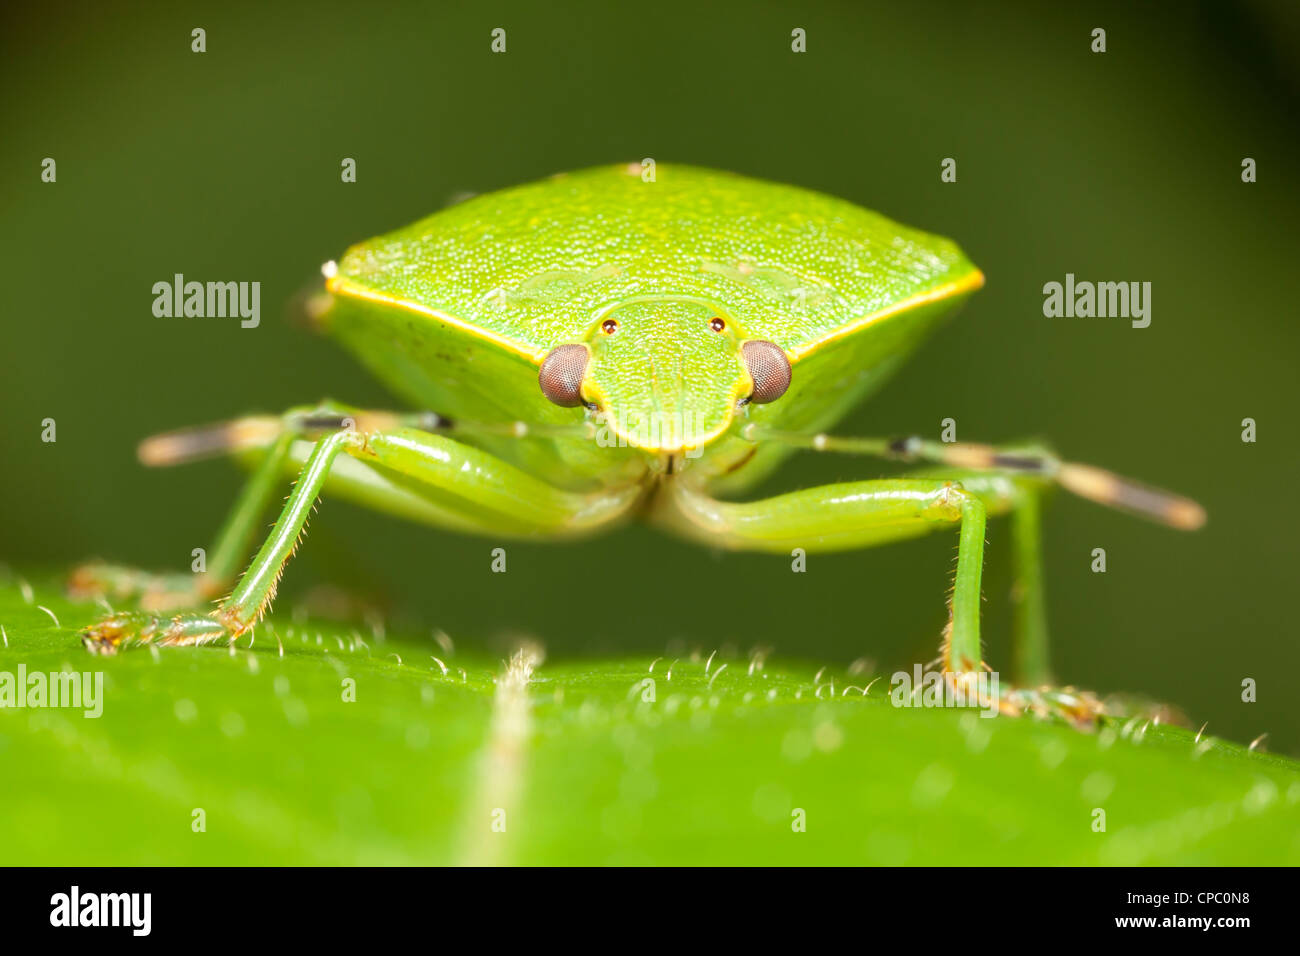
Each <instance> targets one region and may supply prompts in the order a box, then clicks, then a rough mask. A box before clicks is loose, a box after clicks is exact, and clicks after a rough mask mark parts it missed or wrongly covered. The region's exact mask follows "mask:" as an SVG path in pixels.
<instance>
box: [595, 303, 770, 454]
mask: <svg viewBox="0 0 1300 956" xmlns="http://www.w3.org/2000/svg"><path fill="white" fill-rule="evenodd" d="M742 343H743V338H742V332H741V330H740V328H739V326H738V324H737V322H736V321H735V320H734V319H733V318H732V317H731V316H729V315H725V314H723V313H722V312H721V311H720V310H719V309H718V307H717V306H715V305H712V304H710V303H707V302H701V301H697V300H694V299H690V298H686V297H682V298H675V297H671V296H663V297H660V296H656V297H652V298H646V299H644V300H640V301H631V302H626V303H622V304H620V305H618V306H617V307H615V308H612V309H609V310H608V311H606V312H604V313H603V314H601V315H599V316H598V317H597V319H596V321H595V323H594V324H593V327H592V329H591V331H590V333H589V334H588V335H587V337H586V340H585V344H586V345H587V347H588V349H589V350H590V359H589V361H588V363H587V368H586V374H585V377H584V381H583V393H584V400H585V401H586V402H587V403H588V404H589V406H590V407H593V408H594V409H595V410H596V411H597V412H598V413H599V415H600V417H601V420H602V421H603V422H604V423H605V424H606V425H608V427H609V428H610V429H611V430H612V431H613V432H614V433H615V434H616V435H617V436H618V437H619V438H620V439H621V440H622V441H625V442H626V443H628V444H629V445H632V446H634V447H637V448H641V449H643V450H644V451H647V452H676V451H681V450H683V449H689V448H698V447H700V446H702V445H705V444H708V443H709V442H711V441H713V440H714V439H716V438H717V437H718V436H719V435H721V434H723V433H724V432H725V431H726V430H727V428H728V427H729V426H730V425H731V422H732V419H733V418H734V416H735V414H736V410H737V408H738V407H739V406H740V404H741V403H742V402H743V401H745V400H746V399H747V398H748V397H749V395H750V393H751V392H752V390H753V380H752V378H751V376H750V374H749V371H748V369H747V367H746V363H745V360H744V356H743V351H742Z"/></svg>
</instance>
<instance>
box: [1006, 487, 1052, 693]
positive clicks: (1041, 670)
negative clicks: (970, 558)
mask: <svg viewBox="0 0 1300 956" xmlns="http://www.w3.org/2000/svg"><path fill="white" fill-rule="evenodd" d="M1041 509H1042V491H1041V489H1039V488H1022V489H1021V494H1020V496H1019V500H1018V501H1017V502H1016V503H1015V505H1013V506H1012V510H1011V535H1012V548H1013V551H1014V559H1015V568H1014V583H1013V584H1012V587H1011V601H1012V605H1013V607H1014V611H1015V618H1014V624H1013V630H1012V632H1011V633H1012V671H1011V673H1012V676H1013V678H1014V680H1015V682H1016V683H1017V684H1023V685H1028V686H1031V687H1039V686H1043V685H1045V684H1048V683H1049V682H1050V681H1051V668H1050V664H1049V657H1048V649H1047V643H1048V642H1047V634H1048V632H1047V598H1046V593H1045V590H1044V586H1043V554H1042V528H1041Z"/></svg>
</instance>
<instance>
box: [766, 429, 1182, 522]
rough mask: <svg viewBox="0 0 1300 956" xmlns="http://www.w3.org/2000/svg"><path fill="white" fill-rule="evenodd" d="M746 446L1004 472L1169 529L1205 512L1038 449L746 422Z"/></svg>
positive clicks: (1167, 494) (1155, 490)
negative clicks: (790, 428)
mask: <svg viewBox="0 0 1300 956" xmlns="http://www.w3.org/2000/svg"><path fill="white" fill-rule="evenodd" d="M741 435H742V436H743V437H744V438H746V439H749V440H751V441H775V442H780V443H782V444H786V445H790V446H792V447H795V448H804V449H808V450H811V451H823V452H838V453H841V454H849V455H869V456H873V457H876V458H885V459H891V460H894V461H904V462H932V463H935V464H942V465H947V466H950V467H951V468H956V469H969V470H972V471H990V472H1003V473H1006V474H1015V475H1021V476H1024V477H1026V478H1041V479H1044V480H1046V481H1050V482H1053V483H1055V484H1057V485H1059V486H1061V487H1062V488H1065V489H1066V490H1067V491H1070V492H1073V493H1074V494H1076V495H1079V496H1080V497H1082V498H1087V499H1089V500H1090V501H1095V502H1097V503H1098V504H1103V505H1106V506H1107V507H1111V508H1117V509H1119V510H1121V511H1127V512H1129V513H1130V514H1135V515H1139V516H1141V517H1143V518H1148V519H1150V520H1152V521H1157V522H1159V523H1160V524H1164V525H1167V526H1168V527H1171V528H1178V529H1179V530H1182V531H1194V530H1196V529H1197V528H1199V527H1201V525H1203V524H1205V510H1204V509H1203V508H1202V507H1201V506H1200V505H1198V504H1197V503H1196V502H1195V501H1192V500H1191V499H1189V498H1184V497H1183V496H1181V495H1176V494H1174V493H1173V492H1169V491H1164V490H1162V489H1160V488H1152V487H1150V486H1149V485H1143V484H1140V483H1138V482H1136V481H1133V480H1132V479H1129V478H1124V477H1122V476H1120V475H1117V474H1115V473H1114V472H1110V471H1105V470H1104V469H1101V468H1095V467H1093V466H1092V465H1081V464H1076V463H1074V462H1068V461H1061V460H1060V459H1059V458H1057V457H1056V455H1054V454H1052V452H1050V451H1048V450H1047V449H1045V448H1042V447H1041V446H1037V445H1026V446H995V445H981V444H975V443H967V442H951V443H949V442H936V441H929V440H927V439H924V438H919V437H916V436H913V437H910V438H854V437H845V436H837V435H826V434H812V435H809V434H804V433H800V432H786V431H780V430H776V429H770V428H765V427H762V426H760V425H757V424H754V423H751V424H749V425H745V426H744V427H743V428H742V429H741Z"/></svg>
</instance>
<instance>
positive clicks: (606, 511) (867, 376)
mask: <svg viewBox="0 0 1300 956" xmlns="http://www.w3.org/2000/svg"><path fill="white" fill-rule="evenodd" d="M325 272H326V289H327V293H328V302H327V304H326V305H325V306H324V307H323V308H322V310H321V313H320V316H319V322H320V324H321V326H322V327H323V328H324V329H325V330H327V331H328V333H329V334H330V335H332V336H334V337H335V338H337V339H338V340H339V341H341V342H342V343H343V344H344V345H345V346H346V347H347V348H349V349H350V350H352V351H353V352H354V353H355V354H356V355H357V356H358V357H359V358H360V359H361V361H362V362H364V363H365V364H366V365H367V366H369V367H370V369H371V370H372V371H374V372H375V373H376V374H377V375H379V376H380V377H381V378H382V379H383V380H385V381H386V382H387V383H388V384H390V385H391V386H392V387H393V388H394V389H395V390H396V391H397V392H398V393H399V394H400V395H401V396H402V397H403V398H405V399H406V400H408V401H409V402H411V403H412V404H413V406H414V407H417V408H423V409H428V410H429V411H426V412H417V413H401V412H377V411H368V410H362V409H356V408H351V407H348V406H344V405H340V404H337V403H334V402H324V403H321V404H319V405H315V406H310V407H304V408H299V409H293V410H291V411H289V412H287V413H285V414H283V415H279V416H267V417H253V418H245V419H240V420H237V421H234V422H231V423H228V424H224V425H217V426H212V427H208V428H200V429H194V430H188V431H182V432H176V433H172V434H168V435H161V436H157V437H155V438H152V439H149V440H147V441H146V442H145V443H144V444H143V445H142V446H141V457H142V458H143V459H144V460H145V461H146V462H147V463H151V464H170V463H173V462H178V461H183V460H188V459H191V458H195V457H199V456H201V455H204V454H208V453H212V452H240V453H246V454H248V455H249V456H250V457H253V458H256V459H259V461H258V464H257V465H256V467H255V470H254V473H253V477H252V478H251V480H250V481H249V483H248V486H247V488H246V490H245V491H244V493H243V494H242V495H241V497H240V498H239V500H238V502H237V503H236V505H235V508H234V510H233V512H232V514H231V516H230V518H229V519H228V521H227V524H226V526H225V528H224V529H223V531H222V533H221V535H220V537H219V543H218V545H217V547H216V548H215V549H214V552H213V554H212V556H211V559H210V561H209V566H208V569H207V571H206V572H205V573H204V574H203V575H201V576H198V577H197V578H186V579H182V578H180V577H179V576H178V577H175V578H172V577H161V576H156V575H146V574H141V573H139V572H133V571H129V570H125V569H119V568H114V567H107V566H102V565H96V566H89V567H87V568H84V569H82V570H81V571H80V572H79V573H78V574H77V575H76V577H75V578H74V590H76V591H78V592H79V593H90V592H96V591H100V592H102V591H105V590H107V591H109V592H111V593H113V594H117V595H119V596H121V595H134V596H137V597H139V598H140V599H141V605H142V610H140V611H134V612H125V613H121V614H116V615H112V616H110V617H108V618H106V619H105V620H103V621H101V622H99V623H97V624H95V625H93V626H91V627H89V628H87V629H86V630H85V631H84V632H83V639H84V642H85V644H86V646H87V647H88V648H89V649H90V650H92V651H98V652H105V653H108V652H113V651H115V650H117V649H118V648H121V647H125V646H129V645H132V644H146V643H153V644H161V645H182V644H203V643H210V642H214V641H219V640H226V641H233V640H234V639H236V638H238V637H239V636H240V635H241V634H243V633H245V632H246V631H248V630H249V628H251V627H252V626H253V625H254V624H255V623H256V622H257V621H258V619H259V618H260V617H261V616H262V614H263V613H264V612H265V609H266V607H267V605H268V603H269V602H270V600H271V599H272V597H273V596H274V593H275V589H276V584H277V582H278V580H279V577H280V574H281V572H282V570H283V568H284V565H285V563H286V562H287V560H288V558H289V557H290V554H291V552H292V550H293V548H294V547H295V544H296V542H297V541H298V539H299V536H300V534H301V532H302V529H303V527H304V524H305V521H306V518H307V515H308V514H309V512H310V510H311V508H312V506H313V504H314V502H315V500H316V498H317V496H318V495H320V494H322V493H326V494H332V495H340V496H343V497H347V498H351V499H353V500H356V501H359V502H361V503H363V504H365V505H368V506H371V507H374V508H377V509H381V510H384V511H388V512H391V513H393V514H396V515H399V516H402V517H406V518H410V519H412V520H416V521H423V522H427V523H429V524H432V525H435V526H437V527H441V528H448V529H452V530H455V531H461V532H467V533H480V534H491V535H493V536H496V537H501V536H511V535H513V536H519V537H528V538H566V537H574V536H579V535H584V534H590V533H592V532H595V531H597V530H604V529H606V528H609V527H611V526H613V525H614V524H615V523H617V522H618V521H620V520H623V519H627V518H630V517H633V516H638V517H641V518H643V519H644V520H646V521H649V522H652V523H654V524H657V525H659V526H661V527H663V528H665V529H668V530H670V531H672V532H674V533H678V534H682V535H685V536H687V537H689V538H692V539H695V540H698V541H701V542H706V543H709V544H711V545H713V546H719V547H725V548H732V549H740V550H758V551H769V552H784V553H789V552H790V551H791V550H792V549H794V548H804V549H807V550H809V551H816V550H830V549H848V548H862V547H867V546H870V545H875V544H881V543H885V542H888V541H894V540H899V539H902V538H907V537H912V536H915V535H919V534H924V533H926V532H928V531H931V530H933V529H937V528H943V527H952V526H954V525H955V526H957V529H958V531H959V556H958V565H957V571H956V582H955V587H954V591H953V595H952V602H951V605H952V606H951V619H950V622H949V626H948V629H947V632H946V634H945V637H944V640H943V653H942V658H941V660H942V671H943V673H944V674H945V675H946V676H947V679H948V680H949V681H950V682H953V683H955V684H958V685H961V684H963V683H965V684H969V683H970V682H971V681H972V679H973V678H974V677H975V676H977V675H978V674H979V673H980V672H981V670H982V669H983V668H984V664H983V662H982V660H981V653H980V638H979V614H980V609H979V604H980V577H981V571H982V562H983V549H984V527H985V520H986V516H987V515H989V514H1010V515H1012V517H1013V521H1015V522H1016V524H1017V530H1018V533H1017V534H1016V536H1015V537H1016V548H1017V562H1018V575H1019V579H1020V584H1021V587H1020V592H1021V598H1020V607H1019V613H1018V616H1017V634H1016V637H1015V639H1016V659H1017V668H1018V673H1017V682H1019V683H1022V684H1027V685H1039V684H1042V683H1043V682H1044V681H1045V680H1046V679H1047V673H1048V671H1047V644H1046V641H1047V638H1046V626H1045V614H1044V609H1043V606H1042V595H1041V587H1040V584H1039V582H1040V572H1039V569H1038V564H1039V554H1038V548H1039V545H1038V540H1037V535H1038V508H1039V498H1040V495H1041V492H1042V491H1043V490H1044V488H1046V487H1047V486H1048V485H1049V484H1051V483H1056V484H1060V485H1062V486H1064V487H1066V488H1068V489H1070V490H1072V491H1074V492H1076V493H1079V494H1082V495H1084V496H1086V497H1090V498H1093V499H1094V500H1098V501H1101V502H1103V503H1107V504H1111V505H1116V506H1119V507H1121V508H1127V509H1129V510H1132V511H1135V512H1139V513H1142V514H1145V515H1148V516H1150V517H1153V518H1155V519H1157V520H1160V521H1163V522H1164V523H1166V524H1168V525H1171V526H1174V527H1180V528H1194V527H1197V526H1199V525H1200V524H1201V523H1202V521H1203V518H1204V516H1203V513H1202V512H1201V509H1200V508H1199V507H1198V506H1197V505H1196V504H1195V503H1193V502H1191V501H1188V500H1186V499H1183V498H1179V497H1176V496H1174V495H1171V494H1168V493H1166V492H1162V491H1157V490H1155V489H1150V488H1146V487H1143V486H1140V485H1137V484H1134V483H1132V482H1129V481H1126V480H1124V479H1120V478H1118V477H1117V476H1115V475H1112V474H1110V473H1109V472H1104V471H1101V470H1099V469H1095V468H1090V467H1087V466H1081V465H1074V464H1069V463H1065V462H1061V461H1059V460H1058V459H1057V458H1056V457H1055V456H1054V455H1052V454H1051V453H1050V452H1048V451H1047V450H1045V449H1041V448H1005V449H1004V448H993V447H989V446H983V445H966V444H945V443H943V442H931V441H926V440H922V439H919V438H904V439H868V438H839V437H831V436H829V435H827V434H826V429H828V428H830V427H831V426H832V425H833V424H834V423H835V422H836V421H837V420H839V419H840V418H841V417H842V416H843V415H844V414H845V413H846V412H847V411H848V410H849V409H850V408H852V407H853V406H854V405H855V404H857V403H859V402H861V401H862V400H863V399H865V398H866V397H867V396H868V395H870V394H871V393H872V392H873V391H874V390H875V389H876V388H877V387H878V386H879V385H880V384H881V383H882V382H883V380H884V379H885V378H886V376H888V375H889V374H890V373H891V372H892V371H893V370H894V369H895V368H897V366H898V365H899V363H900V362H902V361H903V360H904V359H905V358H906V357H907V355H908V354H909V353H910V352H911V351H913V350H914V349H915V347H916V346H917V345H918V344H919V343H920V342H921V341H922V339H923V338H924V337H925V336H926V335H927V334H928V333H929V332H930V331H931V330H932V329H933V328H934V327H935V325H936V323H937V322H939V321H940V319H942V318H943V317H944V316H945V315H946V314H947V313H949V312H950V311H951V310H952V309H953V307H954V306H956V305H957V304H958V303H960V302H961V301H963V300H964V299H965V298H966V296H967V295H969V294H970V293H971V292H973V291H974V290H976V289H978V288H979V287H980V286H981V285H982V284H983V276H982V275H981V273H980V272H979V270H978V269H976V268H975V266H974V265H972V264H971V262H970V261H969V260H968V259H967V258H966V257H965V255H964V254H963V253H962V252H961V250H960V249H959V248H958V247H957V246H956V245H954V244H953V243H952V242H950V241H948V240H946V239H942V238H939V237H936V236H932V235H928V234H926V233H923V232H919V231H917V230H913V229H909V228H907V227H904V226H901V225H899V224H897V223H894V222H892V221H890V220H888V219H886V218H884V217H883V216H880V215H878V214H876V213H873V212H869V211H867V210H865V209H861V208H859V207H857V206H854V205H852V204H850V203H848V202H844V201H842V200H838V199H834V198H831V197H828V196H824V195H820V194H817V193H813V192H809V191H807V190H803V189H798V188H795V187H791V186H784V185H777V184H772V183H766V182H760V181H757V180H753V179H747V178H744V177H741V176H735V175H730V174H726V173H720V172H714V171H710V170H705V169H697V168H692V167H685V166H680V167H678V166H670V167H664V166H660V167H659V169H658V175H657V176H656V177H655V180H654V181H653V182H646V181H644V180H643V178H642V175H641V167H640V166H639V165H634V166H618V167H605V168H598V169H591V170H587V171H583V172H578V173H573V174H566V175H560V176H556V177H553V178H551V179H549V180H546V181H544V182H539V183H534V184H530V185H525V186H520V187H517V188H514V189H507V190H504V191H501V192H497V193H492V194H489V195H484V196H480V197H477V198H475V199H472V200H469V201H467V202H464V203H462V204H460V205H457V206H454V207H452V208H450V209H447V210H444V211H442V212H439V213H436V214H435V215H433V216H430V217H428V218H427V219H423V220H421V221H419V222H417V223H414V224H413V225H410V226H408V227H406V228H405V229H400V230H398V231H396V232H393V233H390V234H388V235H385V236H381V237H379V238H377V239H373V240H371V241H369V242H365V243H362V244H361V245H358V246H355V247H353V248H352V249H350V250H348V252H347V253H346V255H345V256H344V257H343V258H342V260H341V261H340V262H338V263H337V264H333V263H331V264H328V265H327V268H326V270H325ZM800 448H804V449H812V450H819V451H838V452H844V453H850V454H859V455H871V456H877V457H881V458H887V459H897V460H903V461H914V462H922V463H926V464H927V465H928V467H927V468H925V469H924V470H922V471H919V472H915V473H912V474H909V475H907V476H904V477H896V478H889V479H884V480H868V481H857V482H849V483H844V484H836V485H829V486H825V487H818V488H811V489H807V490H804V491H799V492H795V493H791V494H784V495H780V496H777V497H774V498H769V499H766V500H758V501H747V500H737V499H741V498H742V497H743V495H744V494H745V493H746V492H747V491H748V490H749V489H751V488H752V487H753V486H754V485H755V483H756V482H757V481H758V480H760V479H761V478H763V477H764V476H766V475H767V474H769V473H770V472H771V471H772V470H773V469H774V468H776V467H777V466H778V465H779V464H780V462H781V461H782V459H783V458H784V457H785V456H787V455H789V454H790V453H791V452H792V451H793V450H796V449H800ZM286 470H288V471H291V472H294V473H297V475H298V480H297V482H296V484H295V486H294V490H293V492H292V494H291V495H290V496H289V498H288V500H287V502H286V504H285V506H284V509H283V511H282V512H281V514H280V517H279V520H278V521H277V522H276V523H275V526H274V528H273V530H272V532H271V534H270V536H269V538H267V539H266V541H265V542H264V543H263V544H262V545H261V548H260V550H258V551H257V553H256V555H255V557H254V558H253V559H252V563H251V564H250V565H248V569H247V570H246V571H245V572H244V574H243V575H242V577H240V576H238V569H239V568H240V567H241V566H242V565H243V563H244V561H245V560H246V559H247V554H248V552H249V551H251V550H252V547H253V546H254V544H255V542H254V541H253V540H252V536H253V530H254V529H255V528H256V526H257V523H258V520H259V517H260V515H261V514H262V512H263V511H264V510H265V509H266V508H267V507H268V505H269V503H270V501H271V498H272V496H273V494H274V492H275V489H276V488H277V487H278V486H279V483H280V482H281V480H282V476H283V474H284V473H285V472H286ZM236 578H238V580H237V581H236ZM232 583H233V584H234V590H233V591H232V592H231V593H230V596H229V597H228V598H227V599H226V600H225V601H224V602H222V603H221V605H220V606H219V607H218V608H217V609H216V610H214V611H211V612H197V611H186V612H185V613H180V614H178V615H176V616H167V615H161V616H160V614H161V612H162V611H163V610H176V609H177V608H178V607H182V606H189V607H191V608H192V607H194V606H197V605H198V604H199V603H200V602H201V601H202V600H203V599H205V598H211V597H213V596H215V595H217V594H219V593H221V592H222V591H224V590H225V589H226V588H227V587H229V586H230V585H231V584H232ZM1039 699H1041V698H1035V699H1034V700H1039ZM1007 700H1008V701H1012V700H1013V697H1012V696H1010V695H1009V696H1008V697H1007ZM1053 700H1054V701H1055V702H1056V703H1057V704H1061V702H1062V701H1064V702H1065V703H1063V704H1061V707H1062V708H1064V709H1066V710H1069V711H1070V712H1071V713H1077V712H1078V711H1079V710H1080V709H1082V712H1083V716H1088V714H1089V712H1090V708H1091V704H1088V703H1086V702H1085V703H1079V701H1078V700H1077V699H1074V698H1067V697H1060V696H1058V697H1057V698H1053ZM1025 701H1026V698H1020V699H1015V702H1014V704H1013V703H1008V704H1007V705H1006V707H1005V709H1008V710H1012V709H1020V708H1021V707H1023V706H1025ZM995 703H996V702H995ZM1030 703H1031V704H1032V703H1033V701H1032V700H1031V701H1030Z"/></svg>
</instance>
